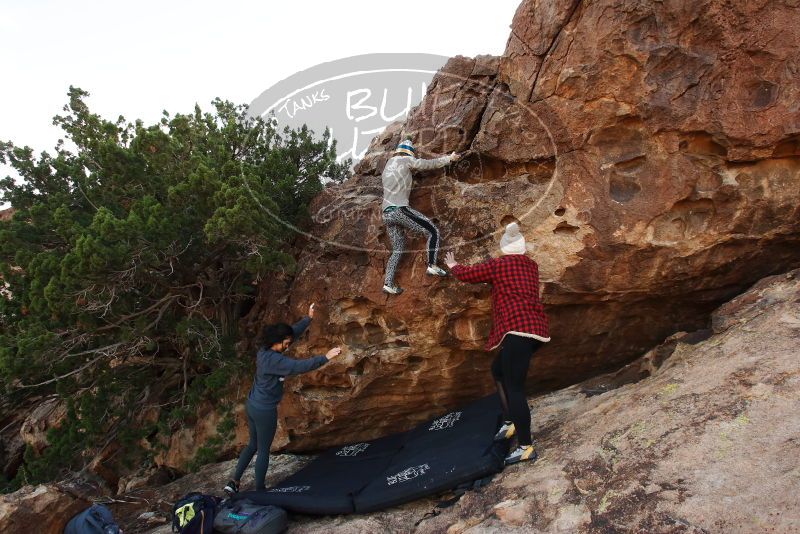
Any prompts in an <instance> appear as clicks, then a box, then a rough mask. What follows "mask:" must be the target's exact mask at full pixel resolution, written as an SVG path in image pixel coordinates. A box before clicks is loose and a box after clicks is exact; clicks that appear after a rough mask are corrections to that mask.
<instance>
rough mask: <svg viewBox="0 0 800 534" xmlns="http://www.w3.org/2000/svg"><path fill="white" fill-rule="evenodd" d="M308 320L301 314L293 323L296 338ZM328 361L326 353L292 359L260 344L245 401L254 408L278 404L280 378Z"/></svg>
mask: <svg viewBox="0 0 800 534" xmlns="http://www.w3.org/2000/svg"><path fill="white" fill-rule="evenodd" d="M310 322H311V318H310V317H303V318H302V319H300V320H299V321H298V322H296V323H295V324H293V325H292V331H293V332H294V337H295V339H297V338H298V337H299V336H300V334H302V333H303V332H304V331H305V329H306V328H308V325H309V323H310ZM327 362H328V358H327V357H325V356H314V357H312V358H306V359H304V360H295V359H294V358H289V357H287V356H284V355H283V354H281V353H280V352H277V351H274V350H272V349H270V348H268V347H261V348H260V349H259V350H258V353H257V354H256V376H255V379H254V380H253V387H252V388H250V393H249V394H248V395H247V402H248V404H249V405H250V406H252V407H253V408H255V409H257V410H268V409H273V408H275V407H277V406H278V403H279V402H280V400H281V397H283V380H284V378H285V377H286V376H289V375H299V374H302V373H307V372H309V371H313V370H314V369H318V368H319V367H321V366H322V365H324V364H326V363H327Z"/></svg>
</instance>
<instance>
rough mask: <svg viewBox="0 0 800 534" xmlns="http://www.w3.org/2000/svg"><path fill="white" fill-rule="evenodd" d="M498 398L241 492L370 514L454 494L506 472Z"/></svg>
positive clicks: (296, 506) (327, 510) (313, 510)
mask: <svg viewBox="0 0 800 534" xmlns="http://www.w3.org/2000/svg"><path fill="white" fill-rule="evenodd" d="M500 423H501V411H500V403H499V401H498V399H497V396H496V395H492V396H489V397H485V398H483V399H480V400H478V401H475V402H473V403H472V404H469V405H468V406H465V407H464V408H459V409H456V410H453V411H451V412H448V413H445V414H442V415H440V416H439V417H436V418H433V419H431V420H429V421H426V422H425V423H423V424H421V425H418V426H417V427H415V428H413V429H411V430H409V431H407V432H402V433H398V434H392V435H390V436H385V437H383V438H380V439H377V440H373V441H366V442H361V443H353V444H350V445H347V446H344V447H336V448H334V449H330V450H328V451H326V452H324V453H323V454H321V455H320V456H318V457H317V458H315V459H314V460H313V461H312V462H310V463H309V464H308V465H307V466H305V467H304V468H302V469H301V470H299V471H298V472H296V473H294V474H293V475H291V476H289V477H288V478H286V479H285V480H283V481H282V482H281V483H280V484H278V485H276V486H274V487H272V488H269V489H267V490H264V491H250V492H241V493H238V494H237V495H236V496H235V497H234V498H235V499H240V498H246V499H249V500H251V501H253V502H255V503H258V504H263V505H268V504H271V505H274V506H280V507H281V508H285V509H287V510H290V511H293V512H300V513H307V514H348V513H353V512H358V513H361V512H371V511H374V510H379V509H382V508H386V507H388V506H394V505H397V504H401V503H404V502H408V501H412V500H415V499H419V498H420V497H424V496H427V495H431V494H435V493H439V492H442V491H446V490H448V489H452V488H454V487H456V486H458V485H459V484H462V483H464V482H469V481H472V480H476V479H478V478H482V477H485V476H487V475H489V474H492V473H496V472H498V471H500V470H501V469H502V468H503V459H504V457H505V455H506V453H507V452H508V443H507V442H498V443H496V442H494V434H495V432H496V431H497V429H498V428H499V426H500Z"/></svg>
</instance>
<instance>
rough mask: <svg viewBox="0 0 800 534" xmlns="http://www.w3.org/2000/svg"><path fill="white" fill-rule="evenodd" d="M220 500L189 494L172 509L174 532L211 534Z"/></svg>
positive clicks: (193, 493) (200, 494)
mask: <svg viewBox="0 0 800 534" xmlns="http://www.w3.org/2000/svg"><path fill="white" fill-rule="evenodd" d="M220 500H221V499H219V498H218V497H214V496H212V495H203V494H202V493H196V492H192V493H187V494H186V495H184V496H183V497H181V498H180V499H178V502H176V503H175V506H173V507H172V531H173V532H179V533H180V534H211V533H212V532H213V531H214V516H215V515H216V511H217V506H218V505H219V503H220Z"/></svg>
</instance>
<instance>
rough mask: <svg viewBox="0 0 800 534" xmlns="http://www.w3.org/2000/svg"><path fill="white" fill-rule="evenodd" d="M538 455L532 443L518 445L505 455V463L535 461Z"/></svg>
mask: <svg viewBox="0 0 800 534" xmlns="http://www.w3.org/2000/svg"><path fill="white" fill-rule="evenodd" d="M538 457H539V456H538V455H537V454H536V449H534V448H533V445H526V446H524V447H521V446H520V447H517V448H516V449H514V451H513V452H512V453H511V454H509V455H508V456H506V465H511V464H515V463H517V462H535V461H536V458H538Z"/></svg>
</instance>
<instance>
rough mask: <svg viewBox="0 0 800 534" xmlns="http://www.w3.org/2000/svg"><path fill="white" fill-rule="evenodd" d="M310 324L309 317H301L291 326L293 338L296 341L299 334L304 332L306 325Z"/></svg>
mask: <svg viewBox="0 0 800 534" xmlns="http://www.w3.org/2000/svg"><path fill="white" fill-rule="evenodd" d="M309 324H311V317H303V318H302V319H300V320H299V321H297V322H296V323H294V324H293V325H292V332H294V338H295V339H297V338H298V337H300V334H302V333H303V332H305V331H306V328H308V325H309Z"/></svg>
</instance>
